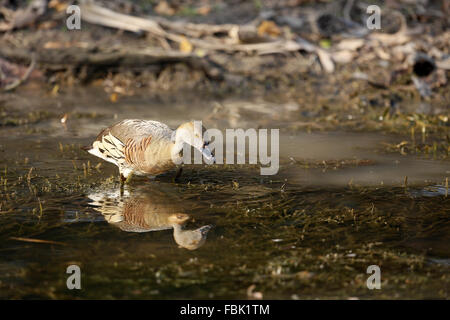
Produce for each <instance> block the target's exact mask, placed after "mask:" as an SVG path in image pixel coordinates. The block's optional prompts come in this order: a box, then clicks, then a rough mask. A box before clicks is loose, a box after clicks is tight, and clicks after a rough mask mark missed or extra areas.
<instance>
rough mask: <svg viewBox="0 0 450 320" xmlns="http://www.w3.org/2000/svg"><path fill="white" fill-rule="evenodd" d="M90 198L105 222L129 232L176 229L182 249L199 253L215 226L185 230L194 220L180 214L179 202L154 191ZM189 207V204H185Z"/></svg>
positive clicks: (104, 194) (175, 237)
mask: <svg viewBox="0 0 450 320" xmlns="http://www.w3.org/2000/svg"><path fill="white" fill-rule="evenodd" d="M88 197H89V198H90V199H91V200H92V202H91V205H93V206H95V207H96V208H95V210H96V211H99V212H101V213H102V214H103V216H104V218H105V220H106V221H107V222H108V223H111V224H113V225H115V226H117V227H119V228H120V229H121V230H123V231H127V232H150V231H159V230H167V229H173V238H174V240H175V242H176V243H177V244H178V245H179V246H180V247H182V248H186V249H188V250H195V249H198V248H200V247H201V246H202V245H203V244H204V243H205V241H206V237H207V234H208V231H209V230H210V229H211V227H212V226H211V225H205V226H203V227H200V228H198V229H192V230H187V229H184V228H183V226H184V225H185V224H186V223H187V222H188V221H189V220H190V218H191V216H190V215H188V214H186V213H180V211H181V210H180V209H181V208H182V206H181V203H180V201H179V200H178V199H176V198H175V197H173V196H170V195H169V194H167V193H166V192H164V191H161V190H159V189H158V190H156V189H154V188H151V189H141V190H133V192H129V191H128V190H125V191H124V192H123V194H121V193H120V191H112V192H97V193H91V194H89V195H88ZM184 206H186V203H184Z"/></svg>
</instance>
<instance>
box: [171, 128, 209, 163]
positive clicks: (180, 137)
mask: <svg viewBox="0 0 450 320" xmlns="http://www.w3.org/2000/svg"><path fill="white" fill-rule="evenodd" d="M175 141H176V142H180V141H181V142H184V143H187V144H189V145H191V146H193V147H194V148H195V149H197V150H198V151H200V152H201V153H202V154H203V157H204V159H205V160H206V162H207V163H209V164H211V163H215V162H216V159H215V158H214V156H213V154H212V153H211V150H210V149H209V147H208V145H209V143H210V137H209V135H208V132H207V131H206V128H205V127H204V126H203V125H202V123H201V121H190V122H186V123H183V124H182V125H180V126H179V127H178V129H177V130H176V132H175Z"/></svg>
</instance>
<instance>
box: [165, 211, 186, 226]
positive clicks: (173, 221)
mask: <svg viewBox="0 0 450 320" xmlns="http://www.w3.org/2000/svg"><path fill="white" fill-rule="evenodd" d="M189 219H190V216H189V215H188V214H186V213H174V214H171V215H170V216H169V217H168V222H169V224H170V225H172V226H175V225H177V226H182V225H183V224H185V223H186V222H187V221H188V220H189Z"/></svg>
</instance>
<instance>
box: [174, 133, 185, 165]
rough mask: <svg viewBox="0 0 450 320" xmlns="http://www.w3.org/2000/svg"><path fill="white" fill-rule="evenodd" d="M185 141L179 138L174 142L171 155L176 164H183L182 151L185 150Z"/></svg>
mask: <svg viewBox="0 0 450 320" xmlns="http://www.w3.org/2000/svg"><path fill="white" fill-rule="evenodd" d="M183 146H184V141H183V140H181V139H177V140H176V141H175V142H174V143H173V144H172V150H171V157H172V161H173V163H175V164H181V162H182V160H183V155H182V154H181V151H182V150H183Z"/></svg>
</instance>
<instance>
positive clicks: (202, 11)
mask: <svg viewBox="0 0 450 320" xmlns="http://www.w3.org/2000/svg"><path fill="white" fill-rule="evenodd" d="M210 12H211V7H210V6H203V7H200V8H198V9H197V13H198V14H201V15H202V16H206V15H208V14H209V13H210Z"/></svg>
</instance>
